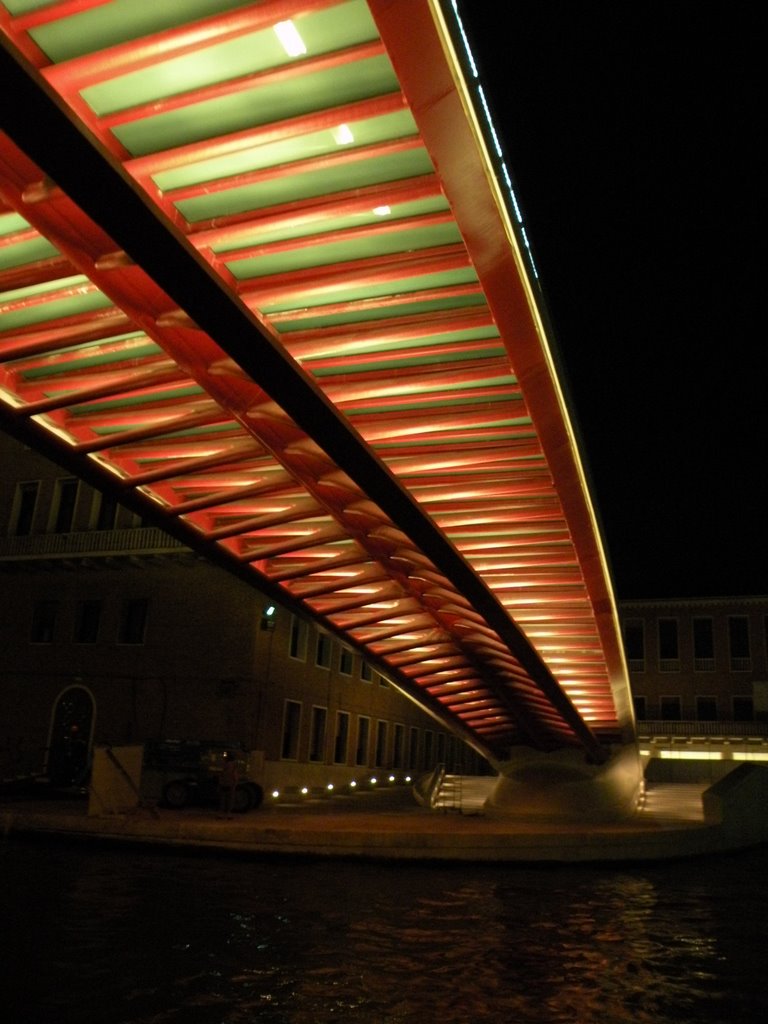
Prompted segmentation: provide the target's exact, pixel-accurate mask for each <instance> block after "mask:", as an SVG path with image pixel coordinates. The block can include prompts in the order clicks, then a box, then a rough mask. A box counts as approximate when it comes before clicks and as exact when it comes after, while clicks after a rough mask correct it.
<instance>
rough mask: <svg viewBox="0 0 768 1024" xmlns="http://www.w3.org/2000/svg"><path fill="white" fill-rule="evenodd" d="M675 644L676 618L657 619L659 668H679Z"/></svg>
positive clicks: (663, 670)
mask: <svg viewBox="0 0 768 1024" xmlns="http://www.w3.org/2000/svg"><path fill="white" fill-rule="evenodd" d="M679 658H680V654H679V651H678V646H677V619H659V669H660V670H661V671H662V672H677V671H678V670H679V668H680V661H679Z"/></svg>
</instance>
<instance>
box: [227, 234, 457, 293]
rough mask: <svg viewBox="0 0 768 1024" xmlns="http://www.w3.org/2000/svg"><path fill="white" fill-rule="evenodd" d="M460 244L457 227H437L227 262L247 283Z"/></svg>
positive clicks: (236, 275)
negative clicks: (433, 247) (254, 279)
mask: <svg viewBox="0 0 768 1024" xmlns="http://www.w3.org/2000/svg"><path fill="white" fill-rule="evenodd" d="M460 241H461V235H460V234H459V229H458V228H457V227H456V225H455V224H437V225H435V226H434V227H430V228H420V229H417V230H413V231H402V232H401V231H398V232H396V233H393V234H390V235H367V234H361V235H360V236H359V237H358V238H355V239H349V240H347V241H344V242H336V243H330V242H329V243H326V244H325V245H323V244H321V243H320V242H318V243H317V244H316V245H313V246H304V247H303V248H301V249H293V250H289V251H287V252H286V251H281V252H277V253H274V254H268V255H262V256H257V257H254V258H253V259H248V260H237V261H233V262H232V263H228V264H227V267H228V269H229V270H230V271H231V272H232V274H233V275H234V276H235V278H237V280H241V281H242V280H248V279H250V278H259V277H264V276H269V275H272V274H284V273H289V272H291V271H295V270H304V269H307V268H309V267H325V266H330V265H332V264H335V263H343V262H346V261H352V260H364V259H374V258H376V257H383V256H386V255H388V254H392V253H403V252H410V251H417V250H419V249H428V248H430V247H431V246H440V245H450V244H452V243H455V242H460Z"/></svg>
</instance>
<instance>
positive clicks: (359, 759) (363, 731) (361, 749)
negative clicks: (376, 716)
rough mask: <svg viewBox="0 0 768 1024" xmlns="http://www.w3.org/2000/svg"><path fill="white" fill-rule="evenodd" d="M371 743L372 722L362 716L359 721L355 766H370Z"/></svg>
mask: <svg viewBox="0 0 768 1024" xmlns="http://www.w3.org/2000/svg"><path fill="white" fill-rule="evenodd" d="M370 742H371V720H370V718H366V717H364V716H363V715H361V716H360V717H359V718H358V720H357V745H356V747H355V764H357V765H362V766H365V765H367V764H368V746H369V744H370Z"/></svg>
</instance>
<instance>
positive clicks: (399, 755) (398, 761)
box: [392, 723, 405, 768]
mask: <svg viewBox="0 0 768 1024" xmlns="http://www.w3.org/2000/svg"><path fill="white" fill-rule="evenodd" d="M392 748H393V749H392V763H393V765H394V767H395V768H404V767H405V726H404V725H400V724H399V723H398V724H396V725H395V735H394V740H393V743H392Z"/></svg>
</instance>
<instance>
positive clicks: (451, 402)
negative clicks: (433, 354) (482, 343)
mask: <svg viewBox="0 0 768 1024" xmlns="http://www.w3.org/2000/svg"><path fill="white" fill-rule="evenodd" d="M499 397H500V398H504V393H503V392H502V393H501V394H500V395H499ZM488 401H489V399H488V398H487V397H486V396H483V397H481V398H471V397H468V396H467V397H464V398H455V399H450V398H443V397H441V398H436V399H434V400H430V399H423V400H422V401H414V402H407V403H405V404H400V403H397V404H391V403H389V402H386V401H383V402H377V401H372V402H371V404H370V405H369V406H366V407H364V408H357V409H355V410H354V411H351V412H349V413H348V414H347V415H348V416H349V418H350V419H354V418H355V417H356V416H371V415H374V414H376V413H380V414H382V415H383V414H384V413H387V412H398V413H406V412H422V411H424V410H426V409H432V410H436V411H438V412H439V411H441V410H444V411H445V412H448V411H449V410H450V409H464V408H468V407H469V406H475V405H486V404H487V402H488ZM530 422H531V420H530V418H529V417H527V416H521V417H515V418H507V417H499V419H498V420H496V422H495V423H494V424H493V425H494V427H527V426H529V425H530Z"/></svg>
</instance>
